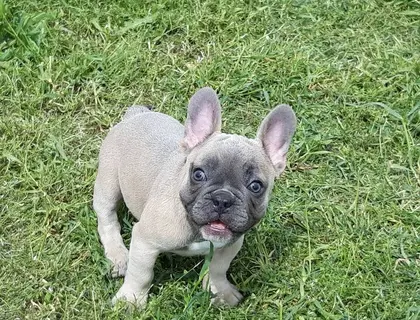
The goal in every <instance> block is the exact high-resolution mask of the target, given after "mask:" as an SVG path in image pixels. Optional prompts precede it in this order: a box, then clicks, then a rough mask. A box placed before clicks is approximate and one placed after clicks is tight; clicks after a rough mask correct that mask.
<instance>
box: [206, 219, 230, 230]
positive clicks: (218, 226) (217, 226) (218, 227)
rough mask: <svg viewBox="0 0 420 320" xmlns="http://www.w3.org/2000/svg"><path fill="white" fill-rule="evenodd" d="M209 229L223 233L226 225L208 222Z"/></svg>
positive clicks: (218, 222)
mask: <svg viewBox="0 0 420 320" xmlns="http://www.w3.org/2000/svg"><path fill="white" fill-rule="evenodd" d="M210 228H212V229H213V230H218V231H223V230H226V229H227V227H226V225H225V224H224V223H223V222H220V221H213V222H210Z"/></svg>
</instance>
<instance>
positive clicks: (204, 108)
mask: <svg viewBox="0 0 420 320" xmlns="http://www.w3.org/2000/svg"><path fill="white" fill-rule="evenodd" d="M221 125H222V115H221V109H220V102H219V98H218V97H217V94H216V92H215V91H214V90H213V89H212V88H209V87H205V88H202V89H200V90H198V91H197V92H196V93H195V94H194V95H193V96H192V97H191V99H190V102H189V104H188V115H187V120H186V122H185V134H184V140H183V143H182V144H183V146H184V147H186V148H187V149H192V148H194V147H195V146H197V145H198V144H200V143H202V142H203V141H204V140H206V139H207V138H208V137H209V136H210V135H211V134H213V133H214V132H218V131H220V129H221Z"/></svg>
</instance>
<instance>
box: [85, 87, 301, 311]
mask: <svg viewBox="0 0 420 320" xmlns="http://www.w3.org/2000/svg"><path fill="white" fill-rule="evenodd" d="M295 128H296V117H295V114H294V112H293V111H292V109H291V108H290V107H289V106H287V105H280V106H277V107H276V108H275V109H274V110H272V111H271V112H270V113H269V114H268V116H267V117H266V118H265V119H264V121H263V122H262V123H261V125H260V128H259V130H258V133H257V137H256V139H248V138H245V137H243V136H239V135H233V134H225V133H221V132H220V129H221V109H220V102H219V99H218V97H217V95H216V93H215V92H214V91H213V90H212V89H211V88H202V89H200V90H199V91H197V92H196V93H195V94H194V95H193V96H192V98H191V99H190V102H189V106H188V115H187V120H186V123H185V126H183V125H181V124H180V123H179V122H178V121H177V120H175V119H174V118H172V117H170V116H168V115H165V114H162V113H158V112H152V111H150V110H148V109H147V108H145V107H131V108H129V109H128V111H127V113H126V115H125V116H124V118H123V120H122V122H120V123H119V124H117V125H116V126H115V127H113V128H112V129H111V130H110V132H109V134H108V136H107V137H106V138H105V140H104V141H103V144H102V147H101V150H100V154H99V169H98V174H97V178H96V182H95V188H94V196H93V206H94V209H95V211H96V213H97V216H98V231H99V235H100V239H101V242H102V244H103V246H104V248H105V255H106V257H107V258H108V259H109V260H110V261H111V262H112V265H113V275H114V276H125V279H124V284H123V285H122V287H121V288H120V290H119V291H118V292H117V294H116V296H115V297H114V299H113V302H114V303H115V302H116V301H117V300H120V299H121V300H127V301H129V302H132V303H134V304H135V305H137V306H138V307H143V306H144V305H145V304H146V300H147V295H148V290H149V288H150V285H151V282H152V279H153V266H154V264H155V261H156V258H157V257H158V255H159V254H160V253H162V252H174V253H177V254H180V255H185V256H189V255H205V254H207V253H208V252H209V250H210V242H212V243H213V246H214V255H213V259H212V261H211V263H210V266H209V274H208V277H207V278H206V279H205V281H204V283H203V285H204V287H205V288H210V290H211V292H212V293H213V294H214V296H215V298H214V301H213V302H215V303H218V304H226V305H230V306H235V305H237V304H238V303H239V302H240V301H241V299H242V295H241V294H240V293H239V291H238V290H237V288H236V287H235V286H234V285H232V284H231V283H230V282H229V281H228V279H227V277H226V272H227V270H228V268H229V265H230V263H231V262H232V260H233V258H234V257H235V256H236V254H237V253H238V251H239V249H240V248H241V246H242V243H243V240H244V234H245V233H246V232H247V231H248V230H250V229H251V228H252V227H253V226H255V225H256V224H257V223H258V222H259V221H260V220H261V218H262V217H263V216H264V214H265V211H266V208H267V204H268V201H269V196H270V193H271V190H272V187H273V184H274V179H275V178H276V177H277V176H279V175H280V174H281V173H282V172H283V170H284V168H285V166H286V154H287V151H288V149H289V145H290V142H291V139H292V136H293V134H294V131H295ZM122 199H123V200H124V202H125V204H126V205H127V207H128V209H129V210H130V212H131V213H132V214H133V215H134V217H136V218H137V219H138V222H137V223H136V224H135V225H134V227H133V230H132V239H131V244H130V250H127V248H126V247H125V245H124V243H123V239H122V237H121V234H120V225H119V223H118V219H117V213H116V210H117V204H118V202H119V201H120V200H122Z"/></svg>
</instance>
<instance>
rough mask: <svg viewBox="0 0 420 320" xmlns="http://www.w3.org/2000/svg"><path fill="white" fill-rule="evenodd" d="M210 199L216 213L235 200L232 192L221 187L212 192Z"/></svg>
mask: <svg viewBox="0 0 420 320" xmlns="http://www.w3.org/2000/svg"><path fill="white" fill-rule="evenodd" d="M211 200H212V201H213V206H214V209H215V210H216V211H217V212H218V213H222V212H223V211H224V210H226V209H227V208H229V207H231V206H232V204H233V202H234V201H235V196H234V195H233V193H232V192H230V191H228V190H223V189H221V190H217V191H214V192H213V193H212V195H211Z"/></svg>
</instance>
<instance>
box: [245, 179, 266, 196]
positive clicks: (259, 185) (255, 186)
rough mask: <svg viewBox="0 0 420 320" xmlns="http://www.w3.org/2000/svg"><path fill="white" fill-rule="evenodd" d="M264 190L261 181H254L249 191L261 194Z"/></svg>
mask: <svg viewBox="0 0 420 320" xmlns="http://www.w3.org/2000/svg"><path fill="white" fill-rule="evenodd" d="M262 188H263V185H262V183H261V182H260V181H252V182H251V183H250V184H249V186H248V189H249V190H251V191H252V192H254V193H259V192H260V191H261V190H262Z"/></svg>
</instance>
